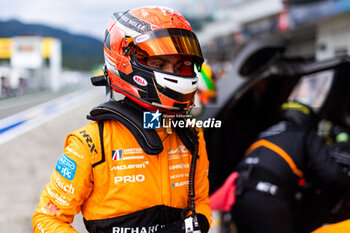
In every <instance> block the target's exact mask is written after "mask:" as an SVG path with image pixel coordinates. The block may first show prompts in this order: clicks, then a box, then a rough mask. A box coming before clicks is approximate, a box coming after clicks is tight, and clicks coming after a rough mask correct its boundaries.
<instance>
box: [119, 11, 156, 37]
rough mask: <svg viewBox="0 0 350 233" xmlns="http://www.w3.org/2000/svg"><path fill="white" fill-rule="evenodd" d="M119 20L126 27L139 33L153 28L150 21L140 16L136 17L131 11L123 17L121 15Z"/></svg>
mask: <svg viewBox="0 0 350 233" xmlns="http://www.w3.org/2000/svg"><path fill="white" fill-rule="evenodd" d="M118 22H119V23H121V24H122V25H124V26H125V27H127V28H130V29H132V30H134V31H136V32H139V33H145V32H148V31H151V30H152V28H151V25H150V24H149V23H147V22H145V21H143V20H141V19H139V18H136V17H135V16H133V15H132V14H130V13H126V14H124V15H123V16H122V17H120V18H119V21H118Z"/></svg>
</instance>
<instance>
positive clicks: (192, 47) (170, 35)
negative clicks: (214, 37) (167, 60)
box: [133, 28, 204, 66]
mask: <svg viewBox="0 0 350 233" xmlns="http://www.w3.org/2000/svg"><path fill="white" fill-rule="evenodd" d="M133 41H134V44H135V47H136V53H137V54H138V55H141V56H143V57H146V56H147V57H148V56H159V55H171V54H180V55H190V56H194V57H195V58H197V59H196V60H197V61H196V60H195V61H194V62H195V63H196V65H197V66H201V65H202V63H203V61H204V59H203V55H202V51H201V48H200V45H199V42H198V40H197V37H196V35H195V34H194V33H193V32H191V31H188V30H185V29H178V28H169V29H160V30H156V31H151V32H148V33H145V34H142V35H140V36H137V37H135V38H134V39H133Z"/></svg>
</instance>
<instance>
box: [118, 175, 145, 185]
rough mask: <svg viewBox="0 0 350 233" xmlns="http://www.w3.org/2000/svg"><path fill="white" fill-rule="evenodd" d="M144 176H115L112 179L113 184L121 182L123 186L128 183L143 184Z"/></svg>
mask: <svg viewBox="0 0 350 233" xmlns="http://www.w3.org/2000/svg"><path fill="white" fill-rule="evenodd" d="M145 179H146V178H145V176H144V175H141V174H139V175H132V176H116V177H114V183H116V184H118V183H119V182H123V183H124V184H126V183H128V182H130V183H135V182H140V183H141V182H144V181H145Z"/></svg>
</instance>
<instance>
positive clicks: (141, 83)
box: [133, 75, 148, 86]
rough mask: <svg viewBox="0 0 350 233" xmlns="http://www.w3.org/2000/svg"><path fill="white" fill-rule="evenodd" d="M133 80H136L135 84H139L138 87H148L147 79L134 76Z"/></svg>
mask: <svg viewBox="0 0 350 233" xmlns="http://www.w3.org/2000/svg"><path fill="white" fill-rule="evenodd" d="M133 79H134V82H135V83H137V84H138V85H140V86H147V84H148V83H147V81H146V79H144V78H142V77H140V76H136V75H135V76H134V77H133Z"/></svg>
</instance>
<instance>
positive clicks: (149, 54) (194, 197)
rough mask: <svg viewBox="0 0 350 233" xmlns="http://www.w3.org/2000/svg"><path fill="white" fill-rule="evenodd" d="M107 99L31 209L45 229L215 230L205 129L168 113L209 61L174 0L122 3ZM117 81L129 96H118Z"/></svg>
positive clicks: (69, 142) (185, 99)
mask: <svg viewBox="0 0 350 233" xmlns="http://www.w3.org/2000/svg"><path fill="white" fill-rule="evenodd" d="M104 57H105V70H104V75H103V76H99V77H95V78H93V79H92V81H93V83H94V84H95V85H106V86H107V97H109V99H108V100H107V101H106V102H105V103H103V104H101V105H99V106H97V107H96V108H94V109H93V110H92V111H91V112H90V114H89V116H88V118H89V119H91V120H94V122H92V123H90V124H88V125H86V126H85V127H83V128H81V129H78V130H76V131H74V132H72V133H70V134H69V135H68V136H67V138H66V141H65V145H64V149H63V153H62V154H61V156H60V157H59V159H58V161H57V165H56V169H55V171H54V172H53V174H52V176H51V178H50V181H49V183H48V184H47V185H46V187H45V188H44V190H43V192H42V194H41V197H40V202H39V206H38V208H37V210H35V213H34V216H33V230H34V232H35V233H37V232H47V233H48V232H55V233H57V232H76V230H75V229H73V227H72V226H71V223H72V221H73V218H74V216H75V215H76V214H78V213H79V212H80V211H81V213H82V215H83V217H84V223H85V226H86V228H87V230H88V231H89V232H96V233H100V232H115V233H116V232H124V233H126V232H147V233H150V232H202V233H205V232H208V230H209V227H210V223H211V210H210V207H209V197H208V195H209V182H208V167H209V162H208V158H207V153H206V149H205V143H204V138H203V133H202V132H201V131H198V130H197V129H195V128H170V129H169V128H167V129H165V128H164V127H163V126H162V125H161V124H160V122H162V121H161V120H162V119H161V118H162V113H167V114H172V115H175V116H176V115H181V114H186V113H187V112H188V111H189V110H190V109H191V107H192V105H193V97H194V95H195V93H196V90H197V86H198V78H197V77H196V73H195V69H199V70H200V68H201V66H202V63H203V56H202V53H201V48H200V45H199V43H198V40H197V37H196V35H195V34H194V33H193V32H192V29H191V27H190V24H189V23H188V22H187V21H186V19H185V18H184V17H183V16H182V15H181V14H180V13H178V12H177V11H175V10H173V9H170V8H167V7H157V6H154V7H139V8H135V9H131V10H128V11H126V12H123V13H114V14H113V16H112V18H111V20H110V21H109V24H108V27H107V30H106V34H105V42H104ZM113 91H116V92H119V93H121V94H123V95H124V96H125V99H123V100H121V101H116V100H114V99H113Z"/></svg>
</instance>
